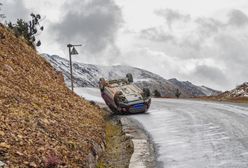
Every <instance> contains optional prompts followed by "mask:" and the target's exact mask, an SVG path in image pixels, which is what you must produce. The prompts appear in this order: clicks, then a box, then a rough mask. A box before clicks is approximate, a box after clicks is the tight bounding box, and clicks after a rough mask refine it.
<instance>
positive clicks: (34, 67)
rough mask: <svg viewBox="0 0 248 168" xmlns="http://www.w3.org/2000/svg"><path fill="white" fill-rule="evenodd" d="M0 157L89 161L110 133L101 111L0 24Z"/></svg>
mask: <svg viewBox="0 0 248 168" xmlns="http://www.w3.org/2000/svg"><path fill="white" fill-rule="evenodd" d="M0 37H1V39H0V160H1V161H3V162H5V163H6V164H7V165H8V166H9V167H17V166H20V167H28V166H30V167H44V166H48V165H47V164H49V163H50V162H51V163H52V162H56V163H55V164H57V163H59V164H60V166H65V167H66V166H68V167H88V165H89V160H90V157H89V156H90V155H89V154H92V155H93V156H96V155H98V154H99V153H98V152H99V150H97V149H98V147H99V145H101V144H102V143H103V140H104V138H105V133H104V127H105V126H104V120H103V117H102V115H101V111H100V110H99V109H98V108H97V107H95V106H92V105H91V104H89V103H88V102H87V101H85V100H82V99H81V98H80V97H79V96H77V95H75V94H74V93H72V92H71V91H70V90H69V89H68V88H67V87H66V86H65V84H64V81H63V76H62V74H60V73H58V72H56V71H55V70H54V68H52V66H51V65H50V64H49V63H47V62H46V61H45V60H44V59H43V58H42V57H40V56H39V55H38V54H37V53H36V51H35V50H33V49H32V48H31V47H29V46H28V45H27V44H26V43H25V41H24V40H21V39H18V38H16V37H15V36H13V34H12V33H11V32H10V31H8V30H7V29H6V28H5V27H4V26H2V25H0Z"/></svg>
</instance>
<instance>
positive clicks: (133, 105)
mask: <svg viewBox="0 0 248 168" xmlns="http://www.w3.org/2000/svg"><path fill="white" fill-rule="evenodd" d="M99 88H100V90H101V95H102V98H103V99H104V101H105V103H106V104H107V105H108V107H109V108H110V109H111V110H112V111H113V112H115V113H123V114H124V113H145V112H146V111H147V110H148V108H149V107H150V104H151V95H150V90H149V89H147V88H143V90H141V89H140V88H138V87H137V86H136V85H135V84H133V76H132V74H130V73H129V74H127V75H126V78H123V79H116V80H105V79H104V78H100V80H99Z"/></svg>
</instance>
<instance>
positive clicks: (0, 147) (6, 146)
mask: <svg viewBox="0 0 248 168" xmlns="http://www.w3.org/2000/svg"><path fill="white" fill-rule="evenodd" d="M9 148H10V145H9V144H7V143H5V142H1V143H0V149H9Z"/></svg>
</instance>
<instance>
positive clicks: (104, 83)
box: [99, 78, 106, 92]
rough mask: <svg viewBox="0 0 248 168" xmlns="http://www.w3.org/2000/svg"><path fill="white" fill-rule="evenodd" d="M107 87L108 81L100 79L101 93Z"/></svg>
mask: <svg viewBox="0 0 248 168" xmlns="http://www.w3.org/2000/svg"><path fill="white" fill-rule="evenodd" d="M105 86H106V80H105V79H104V78H100V80H99V88H100V90H101V92H103V90H104V87H105Z"/></svg>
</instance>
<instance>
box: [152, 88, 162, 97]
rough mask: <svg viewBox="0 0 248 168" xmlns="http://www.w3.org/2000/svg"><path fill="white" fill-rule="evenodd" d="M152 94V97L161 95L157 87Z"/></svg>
mask: <svg viewBox="0 0 248 168" xmlns="http://www.w3.org/2000/svg"><path fill="white" fill-rule="evenodd" d="M153 95H154V97H161V94H160V92H159V91H158V90H157V89H156V90H154V92H153Z"/></svg>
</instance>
